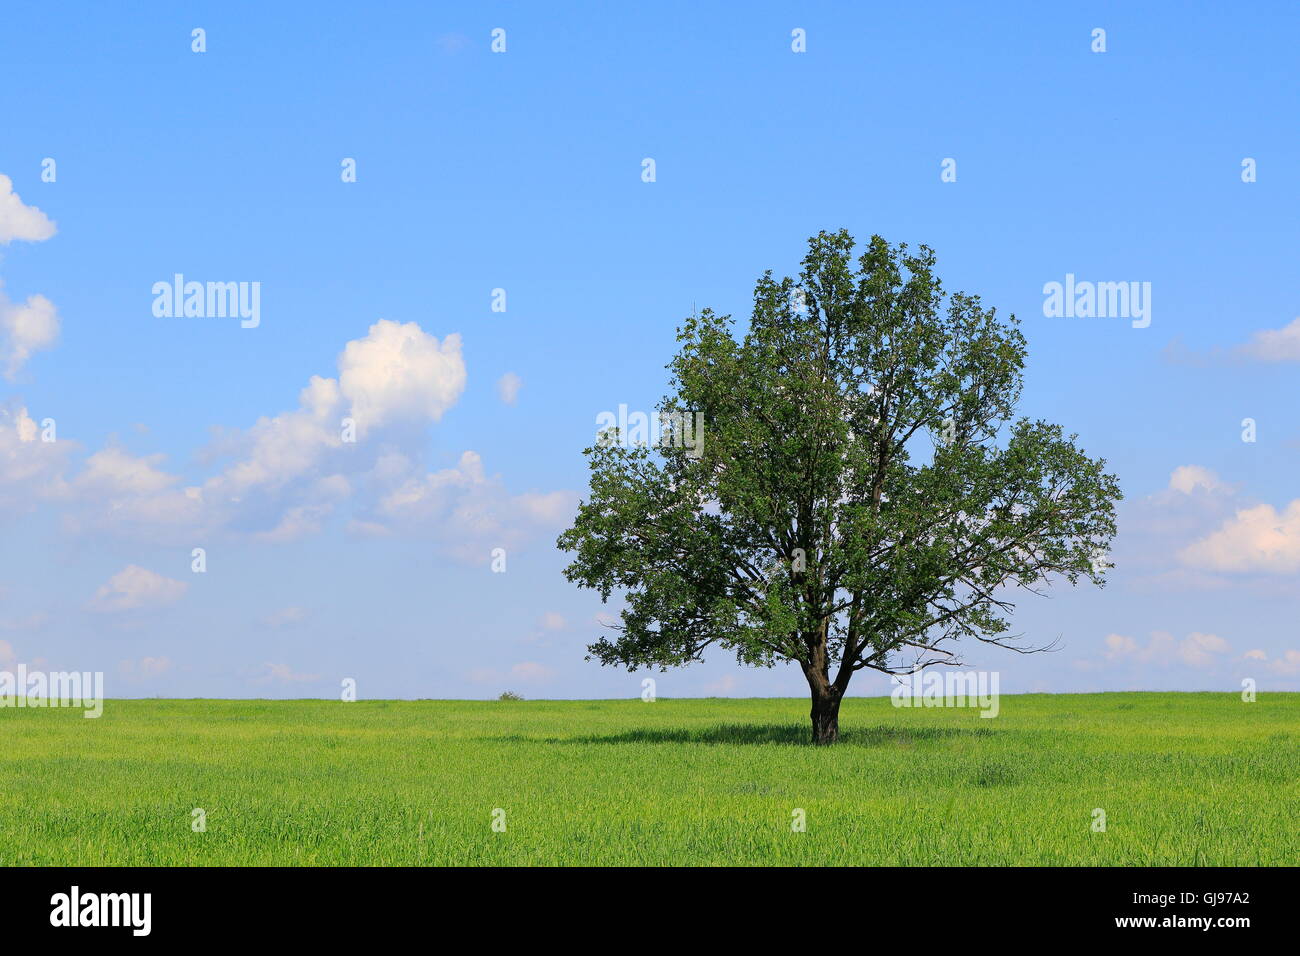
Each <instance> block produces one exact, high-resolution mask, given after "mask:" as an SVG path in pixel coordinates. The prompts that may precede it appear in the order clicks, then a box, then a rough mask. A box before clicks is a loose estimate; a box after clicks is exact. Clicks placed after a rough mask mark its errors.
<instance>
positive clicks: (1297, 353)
mask: <svg viewBox="0 0 1300 956" xmlns="http://www.w3.org/2000/svg"><path fill="white" fill-rule="evenodd" d="M1233 351H1234V354H1235V355H1237V356H1239V357H1241V358H1245V359H1252V360H1254V361H1257V362H1300V317H1298V318H1295V319H1292V320H1291V322H1290V323H1288V324H1287V325H1284V326H1283V327H1282V328H1280V329H1264V330H1263V331H1260V332H1256V333H1255V334H1254V335H1252V336H1251V337H1250V341H1249V342H1247V343H1245V344H1244V345H1239V346H1237V348H1236V349H1234V350H1233Z"/></svg>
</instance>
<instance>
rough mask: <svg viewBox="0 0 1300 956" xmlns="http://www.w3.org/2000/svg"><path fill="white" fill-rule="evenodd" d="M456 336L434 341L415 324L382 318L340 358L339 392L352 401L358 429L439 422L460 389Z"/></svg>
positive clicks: (462, 369)
mask: <svg viewBox="0 0 1300 956" xmlns="http://www.w3.org/2000/svg"><path fill="white" fill-rule="evenodd" d="M460 348H461V344H460V336H459V335H456V334H454V333H453V334H451V335H448V336H447V337H446V338H444V339H443V340H442V343H441V344H439V342H438V340H437V339H436V338H435V337H434V336H432V335H429V334H428V333H427V332H424V331H422V330H421V329H420V327H419V326H418V325H416V324H415V323H414V322H407V323H406V324H405V325H399V324H397V323H396V322H393V321H390V320H388V319H381V320H380V321H378V322H376V323H375V324H374V325H372V326H371V327H370V334H369V335H367V336H366V337H365V338H364V339H356V340H354V341H352V342H349V343H348V344H347V347H346V348H344V350H343V354H342V355H341V356H339V382H338V386H339V391H340V392H341V393H342V395H343V397H344V398H345V399H347V400H348V401H349V402H351V403H352V416H353V418H355V419H356V422H357V430H358V432H359V433H361V434H364V433H366V432H367V431H369V430H370V429H373V428H377V427H379V426H382V425H385V424H388V423H390V422H392V421H396V420H403V419H406V420H410V419H416V420H425V419H427V420H429V421H435V422H436V421H438V420H439V419H440V418H442V415H443V413H444V412H445V411H446V410H447V409H448V408H450V407H451V406H452V405H455V404H456V401H457V400H458V399H459V398H460V395H461V392H463V391H464V390H465V361H464V359H463V358H462V357H461V352H460Z"/></svg>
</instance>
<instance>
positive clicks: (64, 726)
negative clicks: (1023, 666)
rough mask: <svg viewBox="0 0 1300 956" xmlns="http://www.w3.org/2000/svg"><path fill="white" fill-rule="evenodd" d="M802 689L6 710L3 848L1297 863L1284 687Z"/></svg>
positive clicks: (178, 855)
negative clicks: (639, 696)
mask: <svg viewBox="0 0 1300 956" xmlns="http://www.w3.org/2000/svg"><path fill="white" fill-rule="evenodd" d="M807 708H808V705H807V702H806V701H802V700H719V699H710V700H659V701H657V702H655V703H653V704H646V703H642V702H641V701H639V700H633V701H525V702H510V701H482V702H479V701H409V702H408V701H369V702H366V701H360V702H356V703H342V702H327V701H226V700H185V701H176V700H132V701H108V702H107V703H106V705H105V709H104V715H103V716H102V717H101V718H99V719H98V720H86V719H84V718H83V717H82V716H81V712H80V711H79V710H27V709H22V710H20V709H13V708H6V709H0V741H3V746H2V747H0V863H3V864H6V865H12V864H18V865H32V864H39V865H124V864H132V865H183V866H190V865H215V864H225V865H262V864H284V865H311V864H350V865H369V864H385V865H405V864H471V865H473V864H508V865H515V864H633V865H635V864H679V865H680V864H705V865H711V864H742V865H748V864H823V865H832V864H918V865H929V864H939V865H968V864H981V865H1015V864H1048V865H1076V864H1080V865H1083V864H1087V865H1139V866H1150V865H1165V864H1169V865H1184V864H1191V865H1279V864H1287V865H1293V866H1294V865H1296V864H1300V826H1297V825H1296V820H1297V810H1300V694H1261V695H1260V698H1259V700H1258V701H1257V702H1255V703H1250V704H1247V703H1243V702H1242V701H1241V700H1240V698H1239V697H1238V696H1237V695H1234V694H1157V693H1132V694H1091V695H1068V696H1061V695H1026V696H1004V697H1003V698H1002V701H1001V714H1000V715H999V716H998V717H996V718H993V719H984V718H981V717H979V716H978V713H977V712H976V711H974V710H964V709H954V708H933V709H921V708H914V709H913V708H908V709H898V708H894V707H892V706H890V702H889V701H888V700H887V699H853V700H848V701H846V702H845V704H844V708H843V712H842V713H841V718H840V726H841V729H842V730H843V732H844V733H845V737H844V739H843V740H842V742H841V743H840V744H839V745H837V746H835V747H830V748H813V747H809V746H807V745H806V744H805V743H804V741H805V740H806V738H807V734H808V729H807V726H806V724H807V717H806V714H807ZM196 807H201V808H203V809H204V810H205V811H206V812H207V831H206V832H205V833H195V832H193V830H192V829H191V811H192V810H193V809H194V808H196ZM498 807H499V808H503V809H504V810H505V811H506V832H504V833H498V832H493V830H492V827H491V819H492V811H493V810H494V809H495V808H498ZM1097 807H1100V808H1102V809H1104V810H1105V813H1106V824H1107V828H1106V832H1104V833H1098V832H1093V830H1092V826H1091V824H1092V819H1093V809H1094V808H1097ZM796 808H800V809H803V810H804V811H805V812H806V815H807V831H806V832H803V833H798V832H793V831H792V829H791V820H792V811H793V810H795V809H796Z"/></svg>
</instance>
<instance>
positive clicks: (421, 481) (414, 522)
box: [372, 451, 577, 561]
mask: <svg viewBox="0 0 1300 956" xmlns="http://www.w3.org/2000/svg"><path fill="white" fill-rule="evenodd" d="M388 465H389V467H396V465H395V464H394V463H393V462H392V461H391V460H390V462H389V463H388ZM576 504H577V497H576V496H575V495H573V494H572V493H571V492H566V491H554V492H548V493H539V492H525V493H522V494H518V495H511V494H509V493H508V492H507V491H506V490H505V487H504V485H503V483H502V481H501V478H500V477H499V476H491V477H489V476H488V475H487V474H485V472H484V469H483V461H482V459H481V458H480V457H479V454H478V453H477V452H473V451H466V452H464V453H462V454H461V456H460V461H459V462H458V463H457V465H456V467H454V468H444V469H442V470H440V471H436V472H430V473H427V474H415V475H412V476H410V477H408V478H406V479H405V480H402V481H401V482H400V483H397V484H396V485H394V486H393V487H392V488H391V490H389V491H388V492H387V493H386V494H384V495H383V496H382V497H381V498H380V500H379V502H378V505H377V507H376V509H375V515H376V518H377V519H378V520H377V521H374V522H372V523H377V524H380V525H382V526H386V527H398V528H403V529H411V530H424V531H433V532H435V533H436V534H437V536H438V537H439V538H440V540H442V542H443V543H444V544H445V545H446V546H447V547H448V549H449V550H451V551H452V552H453V553H455V554H456V555H458V556H459V557H461V558H463V559H465V560H468V561H486V560H487V559H488V555H489V552H490V549H491V548H493V547H505V548H509V547H512V546H516V545H518V544H519V543H520V542H521V541H522V540H523V539H524V538H525V537H527V536H529V535H530V534H531V533H533V532H535V531H537V530H539V529H541V528H549V527H554V526H555V525H557V524H559V523H560V522H562V521H563V520H564V519H565V518H566V517H567V516H568V515H569V514H570V513H571V512H572V511H573V509H574V508H575V507H576Z"/></svg>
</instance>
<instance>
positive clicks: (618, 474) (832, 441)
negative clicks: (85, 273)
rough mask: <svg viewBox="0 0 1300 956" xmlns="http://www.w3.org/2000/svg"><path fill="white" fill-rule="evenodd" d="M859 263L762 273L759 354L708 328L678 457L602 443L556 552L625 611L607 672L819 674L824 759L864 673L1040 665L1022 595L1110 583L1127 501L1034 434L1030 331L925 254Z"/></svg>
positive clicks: (886, 254)
mask: <svg viewBox="0 0 1300 956" xmlns="http://www.w3.org/2000/svg"><path fill="white" fill-rule="evenodd" d="M854 252H855V250H854V240H853V238H852V237H851V236H850V235H849V234H848V233H847V232H846V231H844V230H841V231H839V232H835V233H826V232H823V233H821V234H819V235H817V236H815V237H813V238H812V239H810V240H809V245H808V254H807V256H806V257H805V258H804V260H803V265H802V270H801V272H800V274H799V276H798V278H797V279H794V278H789V277H787V278H782V279H779V280H778V279H774V278H773V277H772V274H771V272H770V271H769V272H766V273H764V274H763V276H762V277H761V278H759V280H758V282H757V285H756V286H755V289H754V308H753V313H752V316H751V318H750V322H749V326H748V329H747V330H745V331H744V334H743V336H742V335H739V334H738V332H737V330H736V327H735V323H734V322H733V320H732V319H731V318H730V317H729V316H723V315H716V314H714V313H713V312H712V311H710V310H708V309H704V310H702V311H701V312H699V314H697V315H694V316H692V317H691V318H689V319H688V320H686V322H685V324H684V326H683V327H681V328H680V329H679V332H678V336H677V339H678V352H677V355H676V357H674V358H673V360H672V362H671V363H670V364H669V365H668V368H669V369H670V371H671V382H670V392H669V394H668V395H667V396H666V397H665V398H664V399H663V401H662V402H661V403H660V405H659V412H660V418H661V421H662V422H664V437H663V439H662V440H660V441H659V442H658V443H657V444H656V445H654V446H653V447H652V446H651V445H649V444H639V445H638V444H629V443H628V442H627V440H626V439H627V436H626V434H623V433H620V432H619V431H618V429H617V428H614V429H607V430H605V431H604V432H602V433H601V435H600V436H599V438H598V440H597V441H596V443H595V444H594V445H593V446H592V447H591V448H588V449H587V450H586V454H587V456H588V458H589V464H590V469H591V483H590V490H589V493H588V495H587V496H586V498H585V499H584V501H583V502H582V504H581V505H580V507H579V511H578V515H577V517H576V519H575V521H574V524H573V526H572V527H571V528H569V529H568V530H566V531H565V532H564V533H563V534H562V535H561V536H560V539H559V542H558V543H559V546H560V547H561V548H562V549H564V550H566V551H570V552H572V554H573V560H572V563H571V564H570V565H569V566H568V567H567V568H566V570H565V574H566V577H567V578H568V579H569V580H570V581H573V582H576V583H578V584H580V585H582V586H584V587H589V588H593V589H595V590H597V591H598V592H599V593H600V594H601V597H602V598H603V599H605V600H608V599H609V598H610V597H611V596H613V595H616V594H618V595H621V596H622V597H623V598H624V600H625V606H624V609H623V611H622V620H621V623H620V624H619V625H617V627H616V628H614V629H613V632H612V633H611V634H609V635H606V636H604V637H602V638H600V639H599V640H597V641H596V642H595V643H593V644H592V645H591V646H590V648H589V650H590V654H591V655H592V656H593V657H595V658H596V659H598V660H599V661H601V662H602V663H605V664H612V665H621V666H626V667H628V668H630V669H633V670H635V669H637V668H639V667H661V668H666V667H669V666H673V665H683V664H688V663H691V662H692V661H697V660H700V659H701V657H702V655H703V654H704V652H705V651H706V650H707V649H708V648H709V647H717V648H719V649H722V650H725V651H729V652H731V653H733V654H734V655H735V657H736V659H737V660H738V661H739V662H741V663H743V664H751V665H759V666H771V665H773V664H775V663H778V662H783V661H790V662H794V663H797V664H798V665H799V667H800V668H801V670H802V671H803V674H804V676H805V678H806V679H807V681H808V686H809V690H810V695H811V700H812V712H811V717H812V726H813V739H814V741H816V742H820V743H827V742H831V741H833V740H835V739H836V737H837V736H838V713H839V704H840V700H841V698H842V697H843V695H844V693H845V691H846V689H847V688H848V686H849V682H850V680H851V679H852V676H853V675H854V674H855V673H856V672H858V671H860V670H864V669H871V670H876V671H882V672H886V673H910V672H913V671H915V670H917V669H920V668H924V667H929V666H932V665H934V664H944V663H949V664H950V663H956V662H958V661H959V657H958V646H959V642H960V641H962V640H963V639H968V640H971V641H982V642H985V643H988V644H995V645H998V646H1001V647H1006V648H1009V649H1012V650H1019V651H1022V652H1024V651H1030V650H1035V649H1041V648H1035V647H1032V646H1025V645H1024V644H1022V643H1021V642H1020V641H1019V640H1018V639H1016V638H1014V637H1011V636H1009V628H1010V622H1009V616H1010V612H1011V611H1012V610H1013V608H1014V604H1015V601H1016V600H1017V599H1018V592H1019V591H1020V590H1022V589H1024V590H1029V591H1035V592H1036V591H1040V590H1041V589H1042V588H1043V587H1045V586H1047V585H1048V584H1049V583H1050V582H1051V581H1052V580H1053V579H1056V580H1063V581H1068V582H1069V583H1070V584H1075V583H1077V582H1078V581H1079V580H1080V579H1089V580H1091V581H1093V582H1094V583H1096V584H1099V585H1100V584H1102V583H1103V574H1104V572H1105V569H1106V567H1107V564H1106V562H1105V560H1104V558H1103V556H1104V554H1105V552H1106V550H1107V548H1108V547H1109V543H1110V540H1111V538H1112V537H1113V535H1114V533H1115V503H1116V502H1117V501H1118V500H1119V499H1120V498H1121V497H1122V496H1121V494H1120V490H1119V487H1118V483H1117V481H1116V479H1115V477H1114V476H1113V475H1110V474H1107V473H1106V471H1105V464H1106V463H1105V461H1104V460H1103V459H1093V458H1090V457H1089V456H1088V455H1086V454H1085V453H1084V451H1083V450H1082V449H1080V448H1079V447H1077V445H1076V436H1074V435H1066V434H1065V433H1064V432H1063V430H1062V428H1061V427H1060V426H1059V425H1056V424H1050V423H1048V422H1045V421H1041V420H1029V419H1026V418H1023V417H1021V418H1017V417H1016V408H1017V405H1018V402H1019V400H1020V395H1021V388H1022V380H1023V368H1024V363H1025V358H1026V343H1025V339H1024V336H1023V335H1022V334H1021V332H1020V330H1019V326H1018V322H1017V321H1016V319H1015V317H1014V316H1010V317H1009V318H1007V319H1000V318H999V317H998V315H997V312H996V310H995V309H991V308H985V307H984V306H983V305H982V304H981V302H980V300H979V298H978V297H977V296H973V295H966V294H963V293H952V294H947V293H945V291H944V290H943V288H942V285H941V283H940V280H939V279H938V278H937V277H936V276H935V274H934V267H935V256H934V252H933V251H932V250H931V249H930V248H929V247H927V246H924V245H923V246H920V247H918V248H917V249H916V250H915V251H912V250H909V248H908V246H907V245H906V244H901V245H890V244H889V243H887V242H886V241H885V240H884V239H882V238H881V237H880V236H873V237H872V238H871V240H870V242H869V243H868V244H867V245H866V247H865V249H862V250H861V251H860V254H858V255H857V256H856V257H855V255H854ZM693 421H698V422H699V423H700V425H699V428H698V431H699V433H698V434H697V435H695V436H694V441H689V440H682V439H683V437H684V435H685V436H686V437H688V438H689V437H690V429H689V425H690V423H691V422H693ZM683 426H687V427H685V428H684V427H683Z"/></svg>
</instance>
